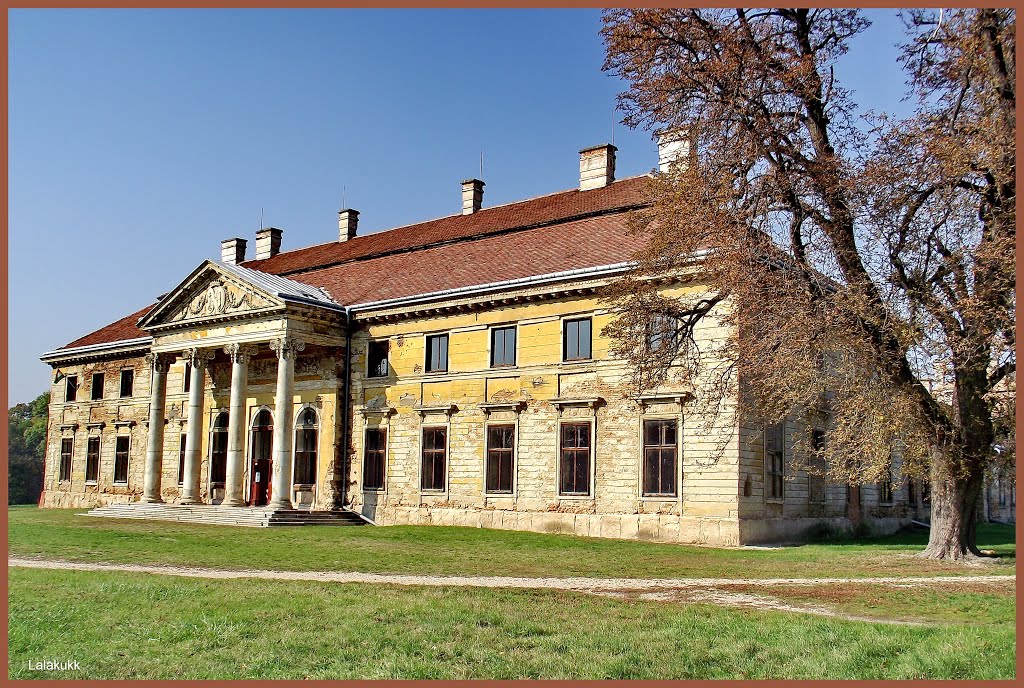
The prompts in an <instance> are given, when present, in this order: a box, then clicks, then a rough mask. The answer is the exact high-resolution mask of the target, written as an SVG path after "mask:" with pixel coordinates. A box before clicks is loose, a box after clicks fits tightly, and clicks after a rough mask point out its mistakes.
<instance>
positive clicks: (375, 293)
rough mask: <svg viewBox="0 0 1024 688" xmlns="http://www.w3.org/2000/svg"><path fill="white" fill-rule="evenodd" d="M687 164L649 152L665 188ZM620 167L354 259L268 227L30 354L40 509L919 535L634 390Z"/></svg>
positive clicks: (725, 536) (654, 531) (709, 534)
mask: <svg viewBox="0 0 1024 688" xmlns="http://www.w3.org/2000/svg"><path fill="white" fill-rule="evenodd" d="M681 148H682V146H680V145H679V142H673V141H671V140H662V141H661V145H660V146H659V158H660V159H659V165H660V166H661V169H662V170H664V169H666V166H667V165H670V164H672V162H673V159H674V157H675V156H676V155H677V154H678V152H679V151H680V149H681ZM615 151H616V149H615V147H614V146H611V145H601V146H596V147H593V148H588V149H585V150H583V151H581V152H580V159H579V170H580V176H579V185H578V188H573V189H571V190H568V191H563V192H559V193H554V194H551V195H548V196H542V197H538V198H533V199H529V200H525V201H521V202H516V203H510V204H507V205H502V206H497V207H493V208H485V207H483V204H482V199H483V191H484V183H483V182H482V181H479V180H477V179H470V180H467V181H464V182H463V183H462V211H461V213H459V214H455V215H451V216H449V217H443V218H440V219H437V220H431V221H428V222H422V223H418V224H414V225H409V226H406V227H400V228H396V229H392V230H389V231H382V232H377V233H373V234H367V235H364V236H361V235H359V233H358V221H359V213H358V212H357V211H355V210H351V209H346V210H341V211H340V212H339V213H338V230H339V232H338V236H337V237H336V238H334V239H333V240H332V241H330V242H329V243H323V244H319V245H315V246H310V247H307V248H300V249H295V250H289V251H283V250H282V240H283V233H282V231H281V230H280V229H276V228H264V229H261V230H260V231H259V232H257V234H256V240H255V255H254V256H251V257H250V256H247V255H246V251H247V244H248V242H247V241H246V240H245V239H241V238H234V239H228V240H225V241H223V242H222V243H221V255H220V260H219V261H213V260H207V261H204V262H203V263H202V264H201V265H199V266H198V267H196V268H195V269H194V270H193V271H192V272H191V273H189V274H188V275H187V276H186V277H185V278H184V279H183V280H182V281H181V282H180V283H179V284H178V285H177V286H175V287H174V288H173V289H172V290H171V291H169V292H168V293H166V294H164V295H163V296H160V297H159V298H158V300H157V303H155V304H151V305H147V306H145V307H144V308H141V309H140V310H139V311H137V312H135V313H132V314H130V315H127V316H125V317H124V318H122V319H120V320H118V321H116V322H114V323H111V324H110V325H107V326H106V327H103V328H101V329H99V330H96V331H95V332H92V333H90V334H87V335H85V336H83V337H81V338H79V339H76V340H75V341H73V342H70V343H69V344H67V345H66V346H64V347H61V348H60V349H57V350H55V351H51V352H49V353H46V354H45V355H43V356H42V360H43V361H44V362H46V363H48V364H49V365H51V366H52V367H53V369H54V377H53V384H52V388H51V396H50V407H49V414H50V416H49V426H48V436H47V451H46V469H45V479H44V481H45V482H44V493H43V496H42V498H41V500H40V504H41V506H44V507H73V508H83V507H93V506H99V505H106V504H120V503H130V502H143V503H156V504H159V503H167V504H184V505H200V504H202V505H216V508H217V509H221V510H230V509H243V508H246V507H248V508H252V507H259V508H266V509H269V510H273V509H282V510H290V509H308V510H314V511H328V510H350V511H353V512H356V513H358V514H360V515H362V516H363V517H364V518H365V519H367V520H369V521H371V522H373V523H376V524H379V525H390V524H443V525H465V526H474V527H485V528H506V529H521V530H534V531H545V532H559V533H570V534H577V535H583V536H594V537H614V538H640V539H649V540H656V541H666V542H699V543H709V544H717V545H739V544H747V543H757V542H772V541H780V540H795V539H800V538H802V537H807V535H808V534H810V533H811V532H813V531H814V530H815V529H820V528H822V527H829V528H833V529H836V530H848V529H849V528H851V526H852V525H856V524H858V523H861V522H863V523H866V524H868V525H871V526H873V527H876V528H877V529H880V530H892V529H895V528H896V527H898V526H900V525H902V524H906V523H907V522H908V521H909V520H910V519H911V518H919V517H922V516H925V515H926V514H927V505H926V504H925V503H924V502H925V499H924V495H921V494H920V493H919V491H918V490H915V489H914V484H913V483H909V484H908V483H903V484H898V482H897V481H896V479H895V478H894V481H893V482H890V483H886V484H882V485H866V486H859V487H858V486H852V487H850V486H846V485H836V484H830V483H828V482H827V481H826V479H825V478H824V477H823V476H821V475H820V474H815V473H814V472H807V471H805V470H803V469H801V468H800V467H799V464H800V462H799V461H794V458H799V457H794V456H793V453H794V451H796V449H795V446H794V441H793V435H794V433H795V432H796V431H797V429H798V428H797V425H798V424H797V421H795V420H794V421H792V422H788V423H786V424H783V425H779V426H772V427H769V428H765V427H764V426H763V425H759V424H757V423H755V422H752V421H750V420H748V419H745V418H744V417H743V415H742V414H741V413H739V412H738V411H736V410H735V409H736V408H737V406H738V404H736V403H735V400H731V401H732V402H733V403H732V404H731V408H732V409H733V412H731V413H726V414H721V415H719V417H718V418H717V420H716V421H715V422H714V423H713V424H709V423H708V422H706V421H707V419H706V418H703V417H701V415H700V413H699V412H698V411H697V410H696V409H695V408H693V407H692V406H691V404H690V399H691V395H690V394H689V392H688V391H687V390H686V389H684V388H682V387H673V386H672V385H670V384H666V385H665V386H663V387H661V388H658V389H651V390H642V391H638V390H636V389H635V388H633V387H632V383H631V381H630V380H631V378H630V375H629V371H628V370H627V367H626V362H625V361H624V360H621V359H618V358H616V357H615V356H613V355H612V353H611V352H610V349H611V343H610V342H609V340H608V339H607V338H606V337H605V336H604V335H603V334H602V331H603V329H604V328H605V326H606V325H608V324H609V322H610V321H611V320H612V318H613V313H611V312H610V310H609V306H608V303H607V302H605V301H603V300H602V298H601V295H602V289H603V288H604V287H605V286H606V285H608V284H609V283H610V282H611V281H613V280H616V279H617V278H618V277H620V276H621V275H622V274H623V273H624V272H625V271H627V270H628V269H629V267H630V264H631V259H632V257H633V255H634V254H635V253H636V251H637V250H638V249H640V248H641V246H642V245H643V241H644V237H643V236H642V235H639V234H634V233H627V231H626V227H627V220H628V218H629V217H630V214H631V212H633V211H635V210H636V209H638V208H642V207H644V206H645V205H647V204H648V203H649V202H650V201H649V190H648V183H649V175H641V176H637V177H632V178H628V179H621V180H616V179H615ZM652 174H657V172H652ZM663 289H664V291H665V293H667V294H669V295H671V294H682V293H684V292H691V293H692V291H693V290H699V289H701V286H700V285H699V284H693V283H692V282H686V281H685V280H683V279H680V280H679V281H676V282H671V281H670V282H666V283H664V285H663ZM702 327H703V329H700V330H698V336H704V337H714V336H719V337H720V336H722V333H721V332H716V331H715V329H714V326H713V325H712V324H710V321H709V324H706V325H702ZM726 401H727V402H728V401H730V400H726ZM728 405H729V404H727V406H728ZM823 422H824V421H823ZM709 425H713V426H714V427H711V428H710V429H709ZM722 446H724V451H722V449H721V447H722Z"/></svg>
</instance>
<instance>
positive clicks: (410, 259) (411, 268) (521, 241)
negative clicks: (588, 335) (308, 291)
mask: <svg viewBox="0 0 1024 688" xmlns="http://www.w3.org/2000/svg"><path fill="white" fill-rule="evenodd" d="M626 217H627V215H626V213H617V214H615V215H600V216H597V217H591V218H587V219H584V220H576V221H573V222H567V223H564V224H558V225H554V226H548V227H540V228H537V229H528V230H523V231H519V232H514V233H510V234H499V235H496V236H486V237H483V238H480V239H474V240H465V241H460V242H457V243H451V244H442V245H440V246H430V247H427V248H423V249H419V250H417V251H409V252H405V253H396V254H391V255H385V256H380V257H377V258H370V259H367V260H361V261H356V262H350V263H342V264H340V265H335V266H333V267H329V268H323V269H320V270H314V271H311V272H303V273H299V274H297V275H293V276H292V279H295V280H297V281H300V282H305V283H306V284H312V285H314V286H317V287H323V288H324V289H326V290H327V292H328V293H329V294H330V295H331V296H332V297H333V298H334V300H335V301H338V302H339V303H344V304H345V305H347V306H353V305H358V304H361V303H368V302H370V301H381V300H384V299H394V298H399V297H403V296H415V295H417V294H428V293H431V292H436V291H442V290H446V289H456V288H459V287H471V286H476V285H481V284H489V283H491V282H503V281H505V280H512V279H518V278H522V277H532V276H535V275H546V274H550V273H554V272H562V271H565V270H575V269H580V268H592V267H598V266H601V265H612V264H615V263H621V262H623V261H627V260H629V259H630V257H631V256H632V255H633V254H634V253H635V252H636V251H637V249H639V248H640V243H641V241H642V239H641V238H640V237H637V236H635V235H627V234H626V231H625V230H626Z"/></svg>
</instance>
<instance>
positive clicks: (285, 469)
mask: <svg viewBox="0 0 1024 688" xmlns="http://www.w3.org/2000/svg"><path fill="white" fill-rule="evenodd" d="M305 347H306V345H305V343H304V342H302V341H301V340H298V339H295V338H293V337H284V338H282V339H275V340H274V341H272V342H270V348H271V349H273V350H274V351H276V352H277V394H276V395H275V396H274V454H273V456H274V471H273V476H272V478H271V479H272V483H271V495H270V506H271V507H273V508H275V509H291V508H292V444H293V442H294V439H295V438H294V436H293V435H294V432H295V419H294V418H292V415H293V413H294V404H293V402H292V395H293V393H294V387H295V354H297V353H298V352H299V351H302V350H303V349H304V348H305Z"/></svg>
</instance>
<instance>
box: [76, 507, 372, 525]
mask: <svg viewBox="0 0 1024 688" xmlns="http://www.w3.org/2000/svg"><path fill="white" fill-rule="evenodd" d="M84 515H85V516H99V517H104V518H135V519H143V520H153V521H174V522H176V523H205V524H208V525H220V526H244V527H248V528H269V527H271V526H361V525H364V524H365V523H366V521H365V520H363V518H362V517H360V516H359V515H358V514H357V513H355V512H353V511H306V510H303V509H273V508H270V507H251V506H215V505H209V504H196V505H184V504H144V503H142V502H132V503H131V504H108V505H106V506H100V507H96V508H95V509H93V510H91V511H89V512H88V513H86V514H84Z"/></svg>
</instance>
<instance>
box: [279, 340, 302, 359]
mask: <svg viewBox="0 0 1024 688" xmlns="http://www.w3.org/2000/svg"><path fill="white" fill-rule="evenodd" d="M270 348H271V349H273V350H274V351H275V352H276V353H277V357H278V358H287V359H291V360H295V355H296V354H297V353H298V352H300V351H302V350H303V349H305V348H306V342H304V341H302V340H301V339H299V338H297V337H281V338H279V339H271V340H270Z"/></svg>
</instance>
